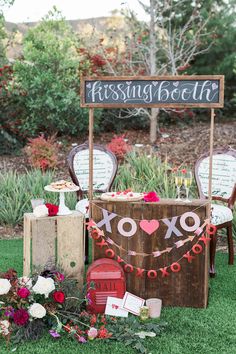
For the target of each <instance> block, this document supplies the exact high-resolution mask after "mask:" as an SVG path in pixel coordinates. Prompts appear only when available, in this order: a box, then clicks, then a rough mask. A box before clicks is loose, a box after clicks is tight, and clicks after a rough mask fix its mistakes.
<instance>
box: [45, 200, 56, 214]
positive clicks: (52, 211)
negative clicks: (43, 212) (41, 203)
mask: <svg viewBox="0 0 236 354" xmlns="http://www.w3.org/2000/svg"><path fill="white" fill-rule="evenodd" d="M45 205H46V207H47V208H48V216H56V215H57V213H58V210H59V207H58V206H57V205H54V204H50V203H46V204H45Z"/></svg>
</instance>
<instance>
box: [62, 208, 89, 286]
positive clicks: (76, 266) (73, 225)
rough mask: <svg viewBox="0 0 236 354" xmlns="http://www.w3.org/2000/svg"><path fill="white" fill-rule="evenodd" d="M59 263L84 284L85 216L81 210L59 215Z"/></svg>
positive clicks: (71, 275) (69, 274) (68, 273)
mask: <svg viewBox="0 0 236 354" xmlns="http://www.w3.org/2000/svg"><path fill="white" fill-rule="evenodd" d="M57 264H58V266H59V267H60V268H62V270H63V271H64V272H65V274H66V275H67V276H68V277H70V278H74V279H77V280H78V282H79V286H80V285H81V286H82V285H83V275H84V216H83V215H82V214H81V213H79V212H73V214H71V215H67V216H60V217H57Z"/></svg>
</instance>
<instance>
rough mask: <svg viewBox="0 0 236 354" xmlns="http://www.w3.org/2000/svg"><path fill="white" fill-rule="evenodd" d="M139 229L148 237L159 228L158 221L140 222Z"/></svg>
mask: <svg viewBox="0 0 236 354" xmlns="http://www.w3.org/2000/svg"><path fill="white" fill-rule="evenodd" d="M139 225H140V227H141V229H142V230H143V231H145V232H146V233H147V234H148V235H151V234H152V233H153V232H154V231H156V230H157V229H158V227H159V225H160V224H159V221H158V220H142V221H140V223H139Z"/></svg>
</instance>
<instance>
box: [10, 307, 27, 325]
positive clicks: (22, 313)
mask: <svg viewBox="0 0 236 354" xmlns="http://www.w3.org/2000/svg"><path fill="white" fill-rule="evenodd" d="M13 320H14V322H15V324H16V325H18V326H24V325H25V324H26V323H27V322H28V320H29V314H28V312H27V311H26V310H24V309H20V310H17V311H15V312H14V315H13Z"/></svg>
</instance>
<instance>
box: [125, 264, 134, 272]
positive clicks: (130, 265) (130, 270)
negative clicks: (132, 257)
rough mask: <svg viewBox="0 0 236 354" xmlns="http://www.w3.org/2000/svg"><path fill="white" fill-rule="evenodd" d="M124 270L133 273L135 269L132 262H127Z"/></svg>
mask: <svg viewBox="0 0 236 354" xmlns="http://www.w3.org/2000/svg"><path fill="white" fill-rule="evenodd" d="M124 270H125V272H126V273H132V272H133V271H134V267H133V266H132V264H126V265H125V266H124Z"/></svg>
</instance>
